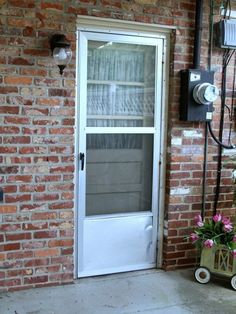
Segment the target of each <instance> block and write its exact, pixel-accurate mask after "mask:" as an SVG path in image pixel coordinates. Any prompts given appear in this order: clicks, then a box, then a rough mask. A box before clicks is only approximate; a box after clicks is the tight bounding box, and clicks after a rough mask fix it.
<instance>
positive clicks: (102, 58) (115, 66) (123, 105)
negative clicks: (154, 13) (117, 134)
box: [87, 41, 156, 127]
mask: <svg viewBox="0 0 236 314" xmlns="http://www.w3.org/2000/svg"><path fill="white" fill-rule="evenodd" d="M155 54H156V47H155V46H147V45H138V44H121V43H115V42H99V41H88V68H87V73H88V75H87V80H88V81H87V84H88V86H87V115H88V118H87V126H89V127H142V126H143V127H152V126H154V99H155Z"/></svg>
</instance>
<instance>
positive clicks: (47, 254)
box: [34, 248, 60, 257]
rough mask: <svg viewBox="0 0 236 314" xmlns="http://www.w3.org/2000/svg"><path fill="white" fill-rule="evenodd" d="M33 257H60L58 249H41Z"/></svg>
mask: <svg viewBox="0 0 236 314" xmlns="http://www.w3.org/2000/svg"><path fill="white" fill-rule="evenodd" d="M34 255H35V257H51V256H58V255H60V251H59V249H55V248H54V249H43V250H36V251H35V252H34Z"/></svg>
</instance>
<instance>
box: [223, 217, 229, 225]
mask: <svg viewBox="0 0 236 314" xmlns="http://www.w3.org/2000/svg"><path fill="white" fill-rule="evenodd" d="M222 223H223V225H229V224H231V222H230V219H229V218H227V217H222Z"/></svg>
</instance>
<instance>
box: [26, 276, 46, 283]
mask: <svg viewBox="0 0 236 314" xmlns="http://www.w3.org/2000/svg"><path fill="white" fill-rule="evenodd" d="M47 281H48V276H45V275H44V276H36V277H25V278H24V284H35V283H42V282H47Z"/></svg>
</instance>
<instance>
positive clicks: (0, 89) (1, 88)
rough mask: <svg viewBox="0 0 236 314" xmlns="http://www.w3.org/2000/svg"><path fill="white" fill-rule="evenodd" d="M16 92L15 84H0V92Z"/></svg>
mask: <svg viewBox="0 0 236 314" xmlns="http://www.w3.org/2000/svg"><path fill="white" fill-rule="evenodd" d="M11 93H18V88H17V87H15V86H0V94H11Z"/></svg>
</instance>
